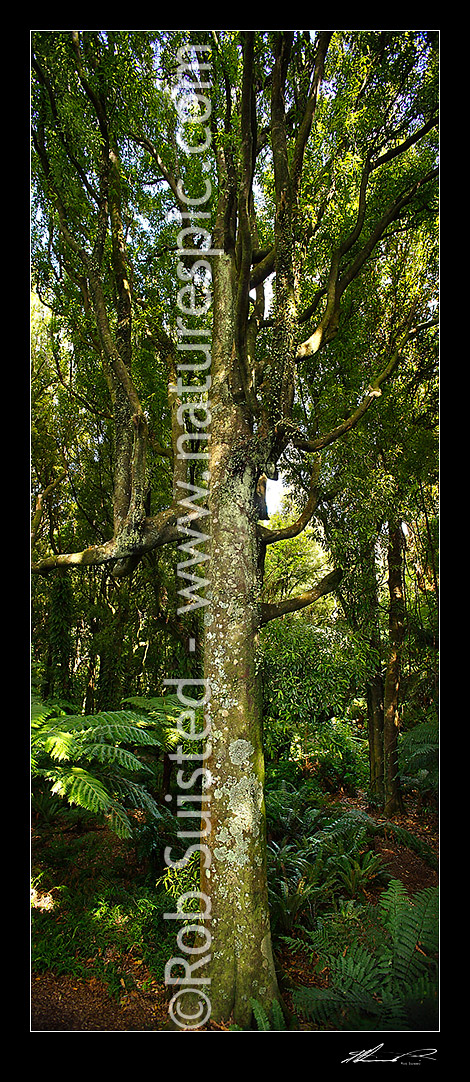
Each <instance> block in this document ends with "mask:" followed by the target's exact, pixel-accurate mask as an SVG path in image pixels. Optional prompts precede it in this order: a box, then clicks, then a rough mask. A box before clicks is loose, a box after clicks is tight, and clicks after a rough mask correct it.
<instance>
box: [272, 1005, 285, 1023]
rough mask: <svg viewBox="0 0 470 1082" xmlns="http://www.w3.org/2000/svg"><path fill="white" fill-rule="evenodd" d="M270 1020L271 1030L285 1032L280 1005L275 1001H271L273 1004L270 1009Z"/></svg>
mask: <svg viewBox="0 0 470 1082" xmlns="http://www.w3.org/2000/svg"><path fill="white" fill-rule="evenodd" d="M271 1018H272V1022H273V1029H276V1030H285V1028H286V1023H285V1021H284V1015H283V1013H282V1008H281V1005H280V1003H279V1002H278V1000H277V999H274V1000H273V1004H272V1007H271Z"/></svg>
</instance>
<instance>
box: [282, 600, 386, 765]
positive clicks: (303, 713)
mask: <svg viewBox="0 0 470 1082" xmlns="http://www.w3.org/2000/svg"><path fill="white" fill-rule="evenodd" d="M262 649H263V689H264V714H265V746H266V752H267V756H268V758H273V759H279V758H281V757H286V758H287V757H288V756H289V753H290V752H291V749H292V752H293V753H294V754H295V752H296V753H297V757H300V756H301V755H302V754H303V755H305V754H306V752H307V747H308V741H309V740H310V738H311V737H312V735H314V734H315V733H316V732H317V731H318V730H319V728H320V725H321V724H322V723H325V722H326V721H327V720H328V719H329V718H331V717H332V716H334V715H336V716H338V717H342V716H343V714H344V712H345V709H346V706H347V703H348V700H349V698H351V697H352V696H353V695H354V693H355V691H356V688H357V687H360V686H362V682H363V680H364V675H365V658H364V657H363V656H362V655H361V650H360V649H359V647H358V644H357V643H356V642H355V641H354V640H353V638H352V636H349V635H348V634H345V633H343V632H341V631H340V630H339V629H334V628H331V627H330V628H317V627H315V626H314V625H313V624H312V623H310V622H309V621H307V620H306V619H305V618H300V617H298V616H292V617H291V618H290V619H288V618H286V619H285V620H282V621H276V620H274V621H272V623H270V624H268V625H267V627H266V628H264V629H263V634H262Z"/></svg>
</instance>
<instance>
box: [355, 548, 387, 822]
mask: <svg viewBox="0 0 470 1082" xmlns="http://www.w3.org/2000/svg"><path fill="white" fill-rule="evenodd" d="M361 558H362V569H363V576H364V585H365V594H366V603H367V608H368V622H369V627H370V633H369V644H370V646H371V649H372V653H373V656H374V658H375V661H374V668H373V671H372V673H371V676H370V679H369V681H368V684H367V689H366V694H367V727H368V736H369V769H370V792H371V796H372V799H373V800H374V801H375V802H376V803H377V805H378V806H379V807H380V808H383V804H384V686H383V678H382V671H381V642H380V627H379V599H378V592H377V573H376V565H375V553H374V544H373V542H365V543H364V544H363V545H362V547H361Z"/></svg>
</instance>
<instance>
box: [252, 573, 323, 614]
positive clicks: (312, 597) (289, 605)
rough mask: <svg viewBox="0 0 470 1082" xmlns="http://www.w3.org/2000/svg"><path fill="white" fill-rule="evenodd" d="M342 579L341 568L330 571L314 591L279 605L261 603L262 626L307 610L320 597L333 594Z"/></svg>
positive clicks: (281, 602) (308, 591) (280, 602)
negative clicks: (301, 610)
mask: <svg viewBox="0 0 470 1082" xmlns="http://www.w3.org/2000/svg"><path fill="white" fill-rule="evenodd" d="M342 577H343V572H342V570H341V568H337V569H336V570H335V571H330V573H329V575H325V577H324V578H323V579H321V580H320V582H318V583H317V585H316V586H314V587H313V590H307V591H306V593H304V594H299V595H298V596H297V597H291V598H288V599H287V600H286V601H279V602H278V603H277V604H267V603H264V602H263V603H261V604H260V606H259V609H260V623H261V625H263V624H267V623H269V621H270V620H276V619H277V618H278V617H279V616H285V615H286V614H287V613H289V612H298V610H299V609H305V608H307V605H313V603H314V602H315V601H318V599H319V598H320V597H323V596H324V595H325V594H331V593H332V592H333V591H334V590H336V588H337V587H338V586H339V584H340V582H341V579H342Z"/></svg>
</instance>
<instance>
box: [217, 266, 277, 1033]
mask: <svg viewBox="0 0 470 1082" xmlns="http://www.w3.org/2000/svg"><path fill="white" fill-rule="evenodd" d="M232 269H233V268H232V263H231V259H230V257H228V256H224V257H222V258H221V259H220V260H218V268H217V272H216V279H215V288H214V308H215V322H214V340H213V355H212V372H213V384H212V392H211V412H212V427H211V453H210V475H211V476H210V497H209V509H210V515H211V518H210V523H211V553H210V555H211V560H210V567H209V578H210V605H209V606H208V609H207V610H206V617H205V621H206V633H205V678H206V680H207V681H208V682H209V686H210V702H209V707H208V717H209V718H210V738H209V739H210V742H211V746H212V753H211V755H210V758H209V759H208V761H207V767H208V771H209V776H210V785H211V790H210V794H209V795H210V804H209V806H210V814H211V832H210V836H209V837H208V838H207V839H205V841H206V842H207V844H208V846H209V849H210V852H211V860H212V863H211V866H210V868H209V869H207V870H206V869H204V867H202V875H201V879H202V882H201V889H202V890H203V891H204V892H205V894H206V895H208V896H209V897H210V899H211V935H212V944H211V956H212V959H211V964H210V967H209V969H208V972H209V975H210V978H211V986H210V999H211V1009H212V1017H213V1018H215V1019H216V1020H217V1019H228V1018H230V1017H233V1019H234V1021H235V1022H236V1023H237V1024H238V1025H240V1026H248V1025H249V1024H250V1018H251V1013H252V1011H251V1005H250V997H253V998H255V999H258V1000H259V1001H260V1002H262V1003H264V1004H265V1005H266V1006H269V1005H270V1004H271V1003H272V1000H273V999H274V998H278V989H277V981H276V975H275V970H274V963H273V957H272V950H271V937H270V925H269V911H268V894H267V877H266V844H265V812H264V797H263V782H264V759H263V742H262V709H261V680H260V672H259V667H258V657H257V643H258V633H259V606H258V599H259V586H260V583H259V579H258V567H259V552H258V541H257V535H256V516H255V509H254V504H255V491H256V481H257V475H258V472H259V468H258V467H257V465H256V458H257V456H256V454H255V453H254V449H253V437H252V432H251V429H250V425H249V424H247V422H246V420H245V418H244V415H243V408H242V407H241V406H240V405H238V404H237V403H236V402H234V400H233V397H232V396H231V395H230V389H229V382H228V380H227V375H228V373H229V370H230V358H231V355H232V346H233V337H232V336H233V323H232V318H231V313H232V310H233V308H232V298H233V274H232ZM206 566H207V565H206ZM207 871H208V872H210V875H208V874H207Z"/></svg>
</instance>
